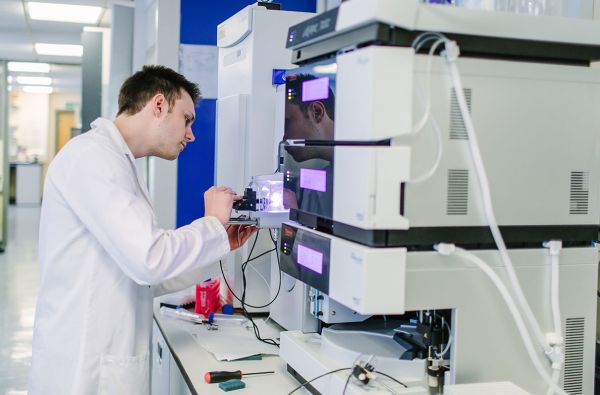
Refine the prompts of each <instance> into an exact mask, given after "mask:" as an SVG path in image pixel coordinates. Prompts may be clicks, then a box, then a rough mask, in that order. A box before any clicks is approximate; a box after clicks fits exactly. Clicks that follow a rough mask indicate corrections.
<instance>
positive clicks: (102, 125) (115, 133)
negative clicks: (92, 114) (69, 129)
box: [90, 118, 135, 161]
mask: <svg viewBox="0 0 600 395" xmlns="http://www.w3.org/2000/svg"><path fill="white" fill-rule="evenodd" d="M90 126H91V127H92V129H99V130H106V131H108V135H109V136H110V138H111V139H112V140H113V141H114V142H115V144H116V145H117V147H119V149H121V150H122V151H123V153H124V154H125V155H126V156H128V157H129V158H130V159H131V160H132V161H133V160H134V159H135V157H134V156H133V153H132V152H131V149H129V146H128V145H127V143H126V142H125V139H124V138H123V135H122V134H121V132H120V131H119V129H118V128H117V126H116V125H115V123H114V122H113V121H111V120H110V119H106V118H96V120H95V121H94V122H92V123H91V124H90Z"/></svg>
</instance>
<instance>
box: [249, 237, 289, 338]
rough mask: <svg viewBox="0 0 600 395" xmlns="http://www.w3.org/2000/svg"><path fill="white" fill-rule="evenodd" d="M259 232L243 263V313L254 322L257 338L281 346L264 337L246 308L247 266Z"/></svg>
mask: <svg viewBox="0 0 600 395" xmlns="http://www.w3.org/2000/svg"><path fill="white" fill-rule="evenodd" d="M259 233H260V230H258V231H257V232H256V237H255V238H254V243H253V244H252V248H251V249H250V253H249V254H248V258H247V259H246V261H245V262H244V263H242V300H241V301H240V302H241V304H242V314H243V315H244V317H246V318H247V319H248V320H249V321H250V323H252V329H253V330H254V336H256V338H257V339H258V340H260V341H261V342H263V343H266V344H270V345H273V346H276V347H279V343H277V342H276V341H275V340H274V339H263V338H262V337H261V336H260V329H258V325H256V322H254V319H253V318H252V316H250V312H249V311H248V310H247V309H246V287H247V280H246V267H247V266H248V262H250V259H251V258H252V253H253V252H254V247H256V242H257V241H258V235H259Z"/></svg>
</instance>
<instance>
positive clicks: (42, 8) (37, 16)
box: [26, 1, 102, 24]
mask: <svg viewBox="0 0 600 395" xmlns="http://www.w3.org/2000/svg"><path fill="white" fill-rule="evenodd" d="M26 4H27V11H28V13H29V18H31V19H34V20H40V21H54V22H70V23H82V24H96V23H97V22H98V19H99V18H100V14H101V13H102V7H92V6H85V5H72V4H55V3H40V2H35V1H30V2H27V3H26Z"/></svg>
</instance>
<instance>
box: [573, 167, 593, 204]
mask: <svg viewBox="0 0 600 395" xmlns="http://www.w3.org/2000/svg"><path fill="white" fill-rule="evenodd" d="M589 178H590V177H589V173H588V172H585V171H572V172H571V194H570V199H569V214H587V213H588V206H589V194H590V180H589Z"/></svg>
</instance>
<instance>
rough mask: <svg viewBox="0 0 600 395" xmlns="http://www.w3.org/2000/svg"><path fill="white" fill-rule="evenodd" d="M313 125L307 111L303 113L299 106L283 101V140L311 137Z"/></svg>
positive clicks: (313, 129)
mask: <svg viewBox="0 0 600 395" xmlns="http://www.w3.org/2000/svg"><path fill="white" fill-rule="evenodd" d="M314 132H315V125H314V123H313V122H311V120H310V118H309V116H308V114H307V113H303V112H302V110H301V109H300V106H299V105H297V104H292V103H290V102H289V101H287V100H286V102H285V125H284V128H283V139H284V140H302V139H306V140H309V139H311V138H313V137H312V136H313V135H314Z"/></svg>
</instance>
